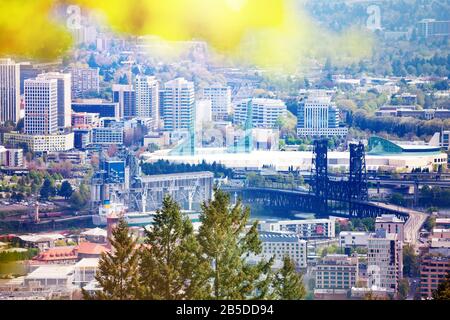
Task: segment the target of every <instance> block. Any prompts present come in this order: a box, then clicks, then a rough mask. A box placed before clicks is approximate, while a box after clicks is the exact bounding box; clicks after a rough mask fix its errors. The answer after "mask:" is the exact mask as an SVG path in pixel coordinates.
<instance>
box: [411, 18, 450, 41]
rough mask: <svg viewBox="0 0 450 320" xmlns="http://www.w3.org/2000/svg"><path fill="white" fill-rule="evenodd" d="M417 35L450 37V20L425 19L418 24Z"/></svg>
mask: <svg viewBox="0 0 450 320" xmlns="http://www.w3.org/2000/svg"><path fill="white" fill-rule="evenodd" d="M417 35H418V36H419V37H423V38H436V37H448V36H449V35H450V20H447V21H436V20H435V19H423V20H421V21H420V22H419V23H418V25H417Z"/></svg>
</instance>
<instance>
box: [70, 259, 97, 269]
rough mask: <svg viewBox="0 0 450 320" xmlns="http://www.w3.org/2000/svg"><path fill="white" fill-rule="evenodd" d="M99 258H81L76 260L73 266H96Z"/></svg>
mask: <svg viewBox="0 0 450 320" xmlns="http://www.w3.org/2000/svg"><path fill="white" fill-rule="evenodd" d="M99 260H100V259H99V258H83V259H81V260H80V261H78V262H77V264H76V265H75V268H86V267H93V268H95V267H98V262H99Z"/></svg>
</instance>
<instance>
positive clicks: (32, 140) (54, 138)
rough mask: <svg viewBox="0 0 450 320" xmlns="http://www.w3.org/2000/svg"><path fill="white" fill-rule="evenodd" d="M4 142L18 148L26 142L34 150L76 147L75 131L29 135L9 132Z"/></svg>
mask: <svg viewBox="0 0 450 320" xmlns="http://www.w3.org/2000/svg"><path fill="white" fill-rule="evenodd" d="M3 142H4V143H5V144H6V145H8V146H11V147H13V148H18V147H20V146H22V145H23V144H26V145H27V146H28V149H29V150H30V151H32V152H59V151H68V150H72V149H73V148H74V133H73V132H70V133H65V134H52V135H36V134H34V135H29V134H21V133H18V132H9V133H5V134H4V135H3Z"/></svg>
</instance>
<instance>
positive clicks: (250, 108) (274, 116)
mask: <svg viewBox="0 0 450 320" xmlns="http://www.w3.org/2000/svg"><path fill="white" fill-rule="evenodd" d="M286 113H287V107H286V104H285V103H284V102H283V101H281V100H278V99H261V98H254V99H244V100H241V101H239V102H238V103H237V104H236V105H235V108H234V123H236V124H239V125H242V126H244V125H245V123H246V122H247V119H248V117H249V116H250V117H251V120H252V126H253V128H265V129H271V128H275V127H276V124H277V120H278V119H279V118H280V117H281V116H284V115H286Z"/></svg>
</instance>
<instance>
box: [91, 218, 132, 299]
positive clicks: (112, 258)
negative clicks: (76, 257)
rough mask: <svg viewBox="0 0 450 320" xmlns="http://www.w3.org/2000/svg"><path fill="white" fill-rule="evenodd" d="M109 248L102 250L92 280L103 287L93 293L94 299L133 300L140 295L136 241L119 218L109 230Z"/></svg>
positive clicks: (92, 297)
mask: <svg viewBox="0 0 450 320" xmlns="http://www.w3.org/2000/svg"><path fill="white" fill-rule="evenodd" d="M109 240H110V242H111V252H108V253H103V254H102V257H101V258H100V261H99V266H98V271H97V274H96V276H95V280H96V281H97V282H98V284H99V286H100V287H101V288H102V290H101V291H98V292H96V293H95V294H93V295H89V294H87V293H86V292H83V294H84V296H85V298H87V299H94V300H133V299H138V297H139V296H140V284H139V273H138V271H139V251H138V247H137V242H136V240H135V239H133V237H132V236H130V235H129V228H128V225H127V223H126V222H125V221H124V220H123V219H121V220H120V221H119V223H118V225H117V226H116V227H115V228H114V230H113V232H112V238H111V239H109Z"/></svg>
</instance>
